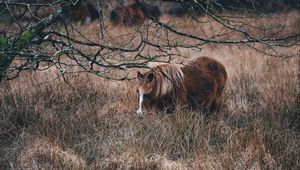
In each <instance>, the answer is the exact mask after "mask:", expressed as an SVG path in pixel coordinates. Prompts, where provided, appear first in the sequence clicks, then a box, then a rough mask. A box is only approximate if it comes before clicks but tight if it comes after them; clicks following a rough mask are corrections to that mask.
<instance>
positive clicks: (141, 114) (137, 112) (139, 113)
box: [136, 110, 144, 119]
mask: <svg viewBox="0 0 300 170" xmlns="http://www.w3.org/2000/svg"><path fill="white" fill-rule="evenodd" d="M136 114H137V116H138V118H140V119H143V118H144V113H143V112H142V111H140V110H138V111H136Z"/></svg>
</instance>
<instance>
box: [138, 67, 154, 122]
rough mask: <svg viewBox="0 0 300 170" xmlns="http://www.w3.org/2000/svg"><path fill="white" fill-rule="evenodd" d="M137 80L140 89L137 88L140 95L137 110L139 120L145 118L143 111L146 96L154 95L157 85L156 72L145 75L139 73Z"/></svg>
mask: <svg viewBox="0 0 300 170" xmlns="http://www.w3.org/2000/svg"><path fill="white" fill-rule="evenodd" d="M137 78H138V81H139V83H138V88H137V94H138V96H139V97H138V101H139V108H138V110H137V112H136V113H137V115H138V117H139V118H143V117H144V113H143V111H142V104H143V100H144V95H149V94H151V93H153V91H154V88H155V85H156V79H157V76H156V73H155V72H154V71H149V72H146V73H144V74H142V73H141V72H139V71H138V72H137Z"/></svg>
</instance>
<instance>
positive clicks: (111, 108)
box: [0, 12, 300, 170]
mask: <svg viewBox="0 0 300 170" xmlns="http://www.w3.org/2000/svg"><path fill="white" fill-rule="evenodd" d="M298 14H299V13H297V12H296V13H292V14H291V15H296V16H297V15H298ZM298 16H299V15H298ZM294 17H295V16H294ZM295 18H296V21H295V20H293V19H291V20H286V19H285V18H283V20H284V21H286V22H287V23H288V24H290V25H292V28H291V27H287V31H290V29H298V30H299V28H300V27H299V25H300V22H299V21H300V20H299V17H295ZM163 19H166V18H163ZM179 20H180V19H179ZM257 22H258V23H257V24H264V23H268V21H257ZM279 22H280V21H279ZM182 24H186V25H192V24H191V23H190V21H188V20H185V21H184V22H182ZM217 26H218V25H213V23H208V24H203V26H201V27H199V26H193V27H194V28H197V29H199V30H197V31H199V34H202V35H203V34H205V35H207V36H208V37H209V35H210V31H214V30H213V29H216V31H217V30H218V29H217ZM193 27H191V30H192V29H194V28H193ZM85 29H92V28H85ZM116 30H117V31H118V29H116ZM222 31H224V30H222ZM237 36H238V35H237ZM226 37H228V38H229V37H230V38H233V37H232V36H230V35H227V36H225V37H223V38H226ZM279 50H280V52H282V53H283V54H285V55H289V54H294V53H295V52H296V53H297V51H299V50H300V47H299V45H298V46H292V47H288V48H285V49H279ZM179 52H180V53H181V54H182V55H184V56H186V57H188V58H187V59H182V58H180V59H176V60H174V62H176V61H179V60H184V61H188V60H189V58H193V57H197V56H200V55H206V56H211V57H214V58H216V59H218V60H219V61H221V62H222V63H223V64H224V65H225V67H226V68H227V72H228V77H229V79H228V84H227V87H226V91H225V95H224V96H225V98H224V107H223V109H222V111H221V112H220V113H218V114H216V113H215V114H212V115H209V116H205V115H204V114H202V113H199V112H197V111H190V112H184V111H180V110H179V111H178V112H177V113H176V114H174V115H165V114H163V113H159V112H154V111H152V112H150V113H147V114H146V116H145V119H143V120H140V119H138V118H137V116H136V114H135V111H136V108H137V103H136V99H135V97H134V94H133V87H134V84H135V82H134V81H135V80H131V81H122V82H117V81H109V80H104V79H102V78H100V77H97V76H94V75H89V74H81V75H79V76H76V77H70V78H69V80H70V83H71V84H72V86H73V87H74V88H75V89H73V88H71V87H70V86H69V85H68V84H66V83H65V82H64V81H63V80H62V79H55V80H52V79H53V78H54V77H55V75H56V74H57V72H56V71H54V70H49V71H46V72H37V73H35V72H27V73H24V74H21V75H20V77H19V78H18V79H15V80H12V81H9V82H1V83H0V157H1V159H0V167H3V168H1V169H170V170H173V169H300V58H299V56H294V57H290V58H281V57H271V56H267V55H265V54H262V53H260V52H258V51H256V50H254V49H251V48H249V47H247V46H246V45H241V46H235V45H218V44H208V45H204V46H203V49H202V51H201V52H199V51H198V52H195V51H190V50H187V49H179ZM298 54H299V53H298Z"/></svg>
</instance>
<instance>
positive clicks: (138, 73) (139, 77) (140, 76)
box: [137, 71, 143, 80]
mask: <svg viewBox="0 0 300 170" xmlns="http://www.w3.org/2000/svg"><path fill="white" fill-rule="evenodd" d="M142 77H143V74H142V73H141V72H139V71H137V78H138V79H139V80H141V79H142Z"/></svg>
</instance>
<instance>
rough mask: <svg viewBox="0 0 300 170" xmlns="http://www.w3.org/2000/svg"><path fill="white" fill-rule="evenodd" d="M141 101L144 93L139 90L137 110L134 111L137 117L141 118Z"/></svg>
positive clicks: (142, 114)
mask: <svg viewBox="0 0 300 170" xmlns="http://www.w3.org/2000/svg"><path fill="white" fill-rule="evenodd" d="M143 100H144V92H143V90H142V89H140V90H139V108H138V110H137V111H136V113H137V115H138V116H139V117H140V118H142V117H143V116H144V113H143V111H142V104H143Z"/></svg>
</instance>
